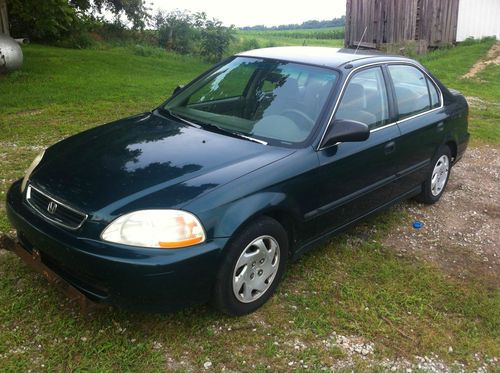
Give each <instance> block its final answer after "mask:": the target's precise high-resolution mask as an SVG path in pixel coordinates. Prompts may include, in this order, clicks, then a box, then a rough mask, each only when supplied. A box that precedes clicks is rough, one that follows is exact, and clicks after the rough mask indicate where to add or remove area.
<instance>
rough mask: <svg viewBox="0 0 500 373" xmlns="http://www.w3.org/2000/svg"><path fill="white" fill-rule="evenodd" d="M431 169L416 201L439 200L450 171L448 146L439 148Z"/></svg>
mask: <svg viewBox="0 0 500 373" xmlns="http://www.w3.org/2000/svg"><path fill="white" fill-rule="evenodd" d="M432 165H433V167H432V170H431V172H430V173H429V175H428V176H427V179H426V180H425V182H424V184H423V185H422V192H421V193H420V194H419V195H418V196H417V197H416V199H417V201H419V202H423V203H426V204H433V203H436V202H437V201H439V199H440V198H441V196H442V195H443V192H444V190H445V188H446V185H447V184H448V179H449V178H450V171H451V151H450V148H449V147H448V146H442V147H441V148H439V150H438V152H437V154H436V156H435V157H434V159H433V162H432Z"/></svg>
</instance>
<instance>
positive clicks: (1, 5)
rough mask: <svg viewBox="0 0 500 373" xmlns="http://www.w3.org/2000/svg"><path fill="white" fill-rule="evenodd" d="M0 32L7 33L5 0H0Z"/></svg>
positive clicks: (7, 21) (7, 23) (7, 22)
mask: <svg viewBox="0 0 500 373" xmlns="http://www.w3.org/2000/svg"><path fill="white" fill-rule="evenodd" d="M0 34H7V35H9V20H8V18H7V2H6V1H5V0H0Z"/></svg>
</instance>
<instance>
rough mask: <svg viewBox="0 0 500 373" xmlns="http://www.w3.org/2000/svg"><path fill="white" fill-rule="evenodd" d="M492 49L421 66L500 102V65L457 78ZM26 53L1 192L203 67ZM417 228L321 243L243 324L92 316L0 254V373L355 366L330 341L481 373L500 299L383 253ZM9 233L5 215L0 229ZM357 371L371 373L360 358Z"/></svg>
mask: <svg viewBox="0 0 500 373" xmlns="http://www.w3.org/2000/svg"><path fill="white" fill-rule="evenodd" d="M489 46H490V43H489V42H483V43H478V44H472V45H467V46H463V47H458V48H454V49H449V50H444V51H438V52H434V53H432V54H429V55H427V56H425V57H423V58H422V61H423V62H424V64H426V65H427V66H428V67H429V68H430V69H431V70H432V71H434V72H435V73H436V75H437V76H438V77H439V78H441V79H443V81H444V82H445V83H446V84H447V85H449V86H450V87H455V88H458V89H460V90H461V91H463V92H464V93H465V94H466V95H471V96H476V97H478V98H480V99H482V100H484V101H485V102H488V103H492V104H497V103H498V102H499V97H498V95H499V90H498V82H499V76H498V74H499V68H498V67H494V66H490V67H488V68H487V69H485V70H484V71H483V72H481V73H480V74H479V75H478V76H477V78H475V79H469V80H462V79H461V78H460V77H461V76H462V75H463V73H465V72H466V71H467V70H468V69H469V67H470V66H471V65H472V64H473V63H474V62H475V61H476V60H477V59H478V58H480V57H481V56H483V55H484V54H485V52H486V51H487V49H488V47H489ZM24 53H25V65H24V66H23V69H22V70H20V71H19V72H16V73H14V74H11V75H9V76H5V77H0V87H1V90H0V146H1V148H0V149H1V151H0V193H2V195H4V194H5V191H6V190H7V187H8V186H9V184H10V183H11V182H12V181H13V180H15V179H16V178H18V177H20V176H22V174H23V171H24V169H25V168H26V167H27V166H28V165H29V163H30V162H31V159H32V158H33V157H34V156H35V155H36V153H37V152H38V151H39V150H40V148H42V147H45V146H47V145H49V144H51V143H54V142H55V141H57V140H59V139H61V138H63V137H65V136H68V135H71V134H73V133H76V132H79V131H81V130H83V129H85V128H89V127H92V126H95V125H97V124H99V123H103V122H107V121H110V120H114V119H118V118H120V117H123V116H126V115H130V114H134V113H137V112H141V111H145V110H149V109H150V108H152V107H154V106H155V105H157V104H159V103H160V102H161V101H162V100H164V99H165V97H167V96H168V95H169V94H170V92H171V91H172V89H173V88H174V87H175V86H176V85H177V84H182V83H185V82H187V81H189V80H190V79H191V78H193V77H194V76H196V75H197V74H198V73H200V72H201V71H202V70H204V69H205V68H207V65H206V64H205V63H203V62H200V61H199V60H197V59H194V58H188V57H179V56H177V55H173V54H166V55H162V54H158V55H156V54H155V55H151V56H138V55H136V54H134V53H133V51H131V50H128V49H110V50H107V51H95V50H67V49H58V48H51V47H45V46H37V45H31V46H28V47H25V48H24ZM495 87H497V88H495ZM498 110H499V108H498V105H488V106H487V109H486V110H481V111H480V110H477V109H473V110H472V113H471V131H472V134H473V136H474V137H473V138H474V141H476V142H490V143H492V142H493V143H498V132H497V128H498V127H495V126H496V123H495V120H494V119H495V118H498V115H499V112H498ZM410 223H411V219H410V217H409V216H407V215H406V213H405V211H404V210H403V209H400V208H396V209H392V210H390V211H388V212H386V213H385V214H383V215H379V216H377V217H375V218H374V219H372V220H371V221H369V222H367V223H365V224H363V225H361V226H358V227H357V228H356V230H355V231H354V230H353V231H351V232H350V233H348V234H345V235H343V236H341V237H338V238H336V239H334V240H332V241H331V242H330V243H328V244H325V245H323V246H321V247H320V248H318V249H317V250H315V251H313V252H312V253H310V254H308V255H306V256H305V257H303V258H302V259H301V260H300V261H298V262H297V263H294V264H292V265H291V266H290V268H289V270H288V272H287V275H286V278H285V280H284V281H283V284H282V285H281V286H280V287H279V289H278V292H277V294H276V296H275V297H273V298H272V299H271V300H270V302H269V303H268V304H267V305H265V306H264V307H263V308H262V309H261V310H259V311H258V312H257V313H255V314H253V315H249V316H246V317H242V318H228V317H225V316H223V315H221V314H219V313H217V312H215V311H214V310H212V309H210V308H208V307H198V308H196V309H188V310H185V311H182V312H178V313H175V314H166V315H160V314H144V313H133V312H129V311H124V310H116V309H115V310H105V311H98V312H94V313H92V314H83V313H81V312H80V311H79V310H78V309H77V308H76V307H75V306H73V305H71V304H69V303H68V301H67V299H66V298H65V297H64V296H63V295H61V294H60V293H59V292H58V291H57V290H55V289H54V288H53V287H49V286H47V284H46V281H45V280H44V279H43V278H41V277H40V276H38V275H35V274H34V273H32V272H31V271H29V270H28V269H27V268H26V266H24V265H23V264H22V263H21V262H20V261H19V260H18V259H17V258H16V257H14V256H13V255H11V254H0V371H2V372H4V371H5V372H17V371H27V370H29V369H31V370H33V371H70V370H71V371H72V370H76V371H87V370H90V371H97V370H98V371H159V370H179V371H183V370H190V369H191V370H200V369H203V363H204V362H206V361H211V362H212V363H213V367H214V370H215V371H218V370H220V369H222V368H223V367H226V368H227V369H230V370H243V371H265V370H266V369H267V368H266V367H267V366H270V367H272V370H292V369H297V370H301V369H302V368H303V365H304V364H306V365H308V368H311V369H316V370H319V369H321V368H322V367H325V366H326V367H328V366H331V365H332V364H334V363H335V362H337V361H339V360H342V359H345V358H346V355H345V352H344V351H343V350H342V349H341V348H340V347H339V346H337V345H335V344H334V343H330V342H331V341H332V339H331V338H330V337H331V335H332V333H333V332H336V333H340V334H342V335H347V336H349V335H354V336H359V337H361V338H364V339H366V340H367V341H372V342H374V343H375V356H376V357H377V359H383V358H385V357H388V358H395V357H398V356H403V357H407V358H410V359H411V358H412V357H413V356H415V355H420V356H423V355H429V354H430V353H431V352H433V353H436V354H438V355H439V357H440V358H441V359H443V360H444V361H446V362H453V361H455V360H457V361H461V362H464V363H466V364H467V367H468V369H471V370H472V369H474V368H475V367H477V366H478V365H479V364H480V362H478V361H476V360H475V359H474V354H475V353H480V354H481V356H483V357H484V356H498V355H499V353H500V348H499V346H500V343H499V341H500V336H499V330H500V325H499V324H500V294H499V290H498V288H494V289H488V288H486V287H485V286H484V285H483V284H482V283H481V282H480V281H479V280H480V279H478V281H477V282H475V281H473V280H471V279H467V280H460V281H459V280H456V279H453V278H450V277H448V276H446V275H444V274H443V273H441V272H440V271H439V270H438V269H435V268H432V267H429V266H427V265H425V264H423V263H421V262H418V261H415V260H410V259H405V258H401V257H398V256H397V255H395V253H394V252H392V251H391V250H389V249H387V248H385V247H384V246H383V245H382V244H381V243H380V242H381V240H382V239H383V237H384V235H385V233H386V232H387V231H388V230H392V229H394V228H395V226H396V225H397V224H410ZM9 229H10V227H9V224H8V222H7V220H6V217H5V212H4V208H3V206H2V207H0V231H3V232H7V231H9ZM299 342H300V343H299ZM326 342H328V343H326ZM449 346H452V347H453V352H449V351H448V347H449ZM300 360H302V361H303V363H302V364H301V363H300ZM290 362H293V365H289V363H290ZM354 364H355V366H356V367H357V369H358V370H363V369H364V368H366V367H367V365H366V362H364V361H362V360H361V359H356V358H355V359H354ZM301 367H302V368H301ZM371 369H376V367H375V368H374V367H372V368H371Z"/></svg>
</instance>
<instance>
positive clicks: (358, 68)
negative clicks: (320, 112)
mask: <svg viewBox="0 0 500 373" xmlns="http://www.w3.org/2000/svg"><path fill="white" fill-rule="evenodd" d="M387 65H408V66H413V67H415V68H416V69H418V70H419V71H420V72H422V73H423V74H424V75H425V76H426V77H427V78H428V79H430V80H431V82H432V83H433V84H434V86H435V87H436V89H437V90H438V92H439V98H440V106H439V107H437V108H434V109H430V110H427V111H424V112H422V113H418V114H415V115H412V116H410V117H407V118H403V119H401V120H396V121H395V122H392V123H389V124H386V125H384V126H382V127H379V128H374V129H373V130H370V132H375V131H379V130H381V129H383V128H387V127H390V126H394V125H397V124H399V123H402V122H405V121H407V120H410V119H413V118H417V117H419V116H421V115H424V114H428V113H431V112H434V111H436V110H440V109H442V108H443V107H444V97H443V92H442V91H441V88H440V87H439V85H438V84H437V83H436V81H435V80H434V79H433V78H432V76H430V75H429V74H428V73H427V72H426V71H425V70H424V69H423V68H422V67H421V66H419V65H418V64H416V63H413V62H410V61H397V60H393V61H379V62H373V63H369V64H366V65H362V66H358V67H356V68H354V69H352V70H351V71H350V72H349V74H348V75H347V78H346V79H345V80H344V83H343V84H342V88H341V89H340V93H339V95H338V96H337V100H336V101H335V105H334V107H333V110H332V113H331V114H330V116H329V119H328V124H327V125H326V126H325V129H324V130H323V134H322V135H321V138H320V141H319V143H318V145H317V148H316V151H320V150H323V149H327V148H329V147H332V146H335V145H338V144H341V143H340V142H338V143H335V144H332V145H330V146H325V147H322V146H321V144H322V143H323V140H324V139H325V136H326V132H327V131H328V128H330V125H331V123H332V120H333V117H334V116H335V113H336V112H337V109H338V106H339V104H340V100H341V99H342V97H343V95H344V91H345V88H346V86H347V84H348V83H349V81H350V80H351V77H352V75H353V74H354V73H356V72H357V71H359V70H362V69H366V68H370V67H374V66H381V67H382V66H387ZM385 84H386V85H387V82H386V83H385ZM396 114H397V116H399V109H398V110H397V113H396Z"/></svg>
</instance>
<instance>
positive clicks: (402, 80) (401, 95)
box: [388, 65, 439, 119]
mask: <svg viewBox="0 0 500 373" xmlns="http://www.w3.org/2000/svg"><path fill="white" fill-rule="evenodd" d="M388 69H389V73H390V74H391V78H392V81H393V83H394V89H395V91H396V100H397V104H398V110H399V119H404V118H408V117H411V116H412V115H416V114H420V113H423V112H425V111H427V110H430V109H431V96H432V93H429V91H430V89H431V87H432V88H433V89H434V94H435V96H436V100H437V91H436V88H435V87H434V86H433V85H429V82H428V79H427V78H426V77H425V75H424V74H423V73H422V72H421V71H420V70H419V69H417V68H415V67H413V66H408V65H389V66H388ZM437 102H439V100H437ZM438 106H439V103H438Z"/></svg>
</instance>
